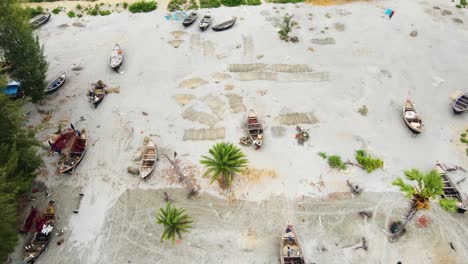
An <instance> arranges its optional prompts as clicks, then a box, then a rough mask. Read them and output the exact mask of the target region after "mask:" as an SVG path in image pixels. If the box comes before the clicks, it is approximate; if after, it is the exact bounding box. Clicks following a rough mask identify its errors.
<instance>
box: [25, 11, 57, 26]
mask: <svg viewBox="0 0 468 264" xmlns="http://www.w3.org/2000/svg"><path fill="white" fill-rule="evenodd" d="M51 15H52V14H51V13H47V14H42V15H38V16H35V17H33V18H32V19H31V20H30V21H29V25H31V27H32V28H38V27H40V26H42V25H44V24H45V23H47V22H48V21H49V19H50V16H51Z"/></svg>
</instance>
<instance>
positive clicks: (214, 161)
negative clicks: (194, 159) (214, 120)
mask: <svg viewBox="0 0 468 264" xmlns="http://www.w3.org/2000/svg"><path fill="white" fill-rule="evenodd" d="M209 153H210V155H211V157H208V156H202V160H201V161H200V163H201V164H203V165H205V167H206V168H207V171H206V172H205V174H204V176H209V175H211V182H212V183H213V182H214V181H215V180H217V179H218V178H219V177H221V178H222V181H223V186H224V187H229V186H231V182H232V175H233V174H234V173H236V172H240V171H242V170H243V169H245V168H246V167H247V164H248V163H249V161H248V160H247V158H246V157H245V155H244V153H242V151H241V150H240V149H239V148H238V147H236V146H235V145H234V144H231V143H224V142H221V143H217V144H215V145H214V146H213V147H212V148H211V149H210V150H209Z"/></svg>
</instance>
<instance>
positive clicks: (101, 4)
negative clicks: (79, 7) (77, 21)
mask: <svg viewBox="0 0 468 264" xmlns="http://www.w3.org/2000/svg"><path fill="white" fill-rule="evenodd" d="M96 5H97V4H96ZM99 5H100V6H103V5H104V3H99Z"/></svg>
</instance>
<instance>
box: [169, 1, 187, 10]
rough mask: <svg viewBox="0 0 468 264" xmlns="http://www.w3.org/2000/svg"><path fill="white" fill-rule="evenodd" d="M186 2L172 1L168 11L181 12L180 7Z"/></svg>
mask: <svg viewBox="0 0 468 264" xmlns="http://www.w3.org/2000/svg"><path fill="white" fill-rule="evenodd" d="M186 2H187V1H185V0H171V1H170V2H169V4H168V6H167V10H169V12H174V11H180V10H182V8H181V7H180V6H181V5H183V4H185V3H186Z"/></svg>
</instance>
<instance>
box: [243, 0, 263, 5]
mask: <svg viewBox="0 0 468 264" xmlns="http://www.w3.org/2000/svg"><path fill="white" fill-rule="evenodd" d="M242 4H243V5H261V4H262V1H260V0H242Z"/></svg>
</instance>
